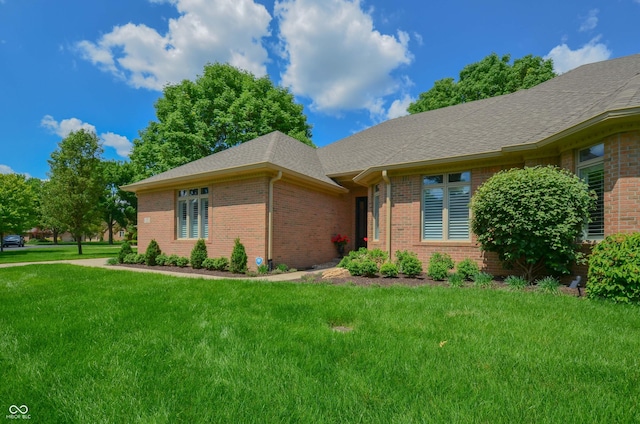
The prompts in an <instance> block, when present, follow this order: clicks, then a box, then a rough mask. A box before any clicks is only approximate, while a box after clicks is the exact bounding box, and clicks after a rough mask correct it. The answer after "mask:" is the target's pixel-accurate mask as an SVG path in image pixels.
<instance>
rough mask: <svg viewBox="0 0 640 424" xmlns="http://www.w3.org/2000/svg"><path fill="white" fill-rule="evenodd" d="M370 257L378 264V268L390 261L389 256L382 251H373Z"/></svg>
mask: <svg viewBox="0 0 640 424" xmlns="http://www.w3.org/2000/svg"><path fill="white" fill-rule="evenodd" d="M368 257H369V259H371V260H372V261H373V262H375V263H376V265H377V266H378V268H380V266H382V264H383V263H385V262H386V261H387V260H389V254H388V253H387V252H385V251H384V250H382V249H371V250H369V251H368Z"/></svg>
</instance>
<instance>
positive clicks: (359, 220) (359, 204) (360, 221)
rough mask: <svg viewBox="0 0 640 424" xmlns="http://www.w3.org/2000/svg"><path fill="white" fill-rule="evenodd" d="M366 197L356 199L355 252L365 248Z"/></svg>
mask: <svg viewBox="0 0 640 424" xmlns="http://www.w3.org/2000/svg"><path fill="white" fill-rule="evenodd" d="M365 238H367V197H356V250H357V249H360V248H361V247H367V242H366V241H365V240H364V239H365Z"/></svg>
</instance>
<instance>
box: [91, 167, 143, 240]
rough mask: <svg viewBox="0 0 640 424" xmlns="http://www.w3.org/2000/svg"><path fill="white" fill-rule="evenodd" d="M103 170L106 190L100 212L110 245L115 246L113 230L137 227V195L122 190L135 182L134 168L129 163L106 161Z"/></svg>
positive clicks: (101, 200) (101, 201)
mask: <svg viewBox="0 0 640 424" xmlns="http://www.w3.org/2000/svg"><path fill="white" fill-rule="evenodd" d="M102 170H103V178H104V183H105V189H104V193H103V194H102V197H101V199H100V211H101V213H102V219H103V220H104V222H105V224H106V226H107V231H108V238H109V244H113V228H114V227H115V226H116V225H119V226H120V227H121V228H127V227H128V226H130V225H131V226H135V224H136V221H137V219H136V215H137V198H136V195H135V193H130V192H127V191H123V190H121V189H120V187H121V186H123V185H125V184H129V183H131V182H133V168H132V167H131V164H130V163H129V162H119V161H105V162H103V163H102Z"/></svg>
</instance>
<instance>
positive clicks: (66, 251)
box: [0, 244, 120, 264]
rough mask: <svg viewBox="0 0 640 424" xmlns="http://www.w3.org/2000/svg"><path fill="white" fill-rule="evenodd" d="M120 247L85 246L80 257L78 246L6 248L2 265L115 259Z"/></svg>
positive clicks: (0, 262) (2, 255)
mask: <svg viewBox="0 0 640 424" xmlns="http://www.w3.org/2000/svg"><path fill="white" fill-rule="evenodd" d="M118 249H120V245H112V246H109V245H108V244H83V245H82V255H78V246H77V245H61V246H52V247H27V248H25V249H16V248H12V247H5V248H4V252H2V253H0V264H12V263H18V262H47V261H61V260H70V259H93V258H113V257H116V256H117V255H118Z"/></svg>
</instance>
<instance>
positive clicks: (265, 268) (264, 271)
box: [258, 264, 269, 275]
mask: <svg viewBox="0 0 640 424" xmlns="http://www.w3.org/2000/svg"><path fill="white" fill-rule="evenodd" d="M268 273H269V266H268V265H266V264H262V265H260V266H258V274H260V275H265V274H268Z"/></svg>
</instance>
